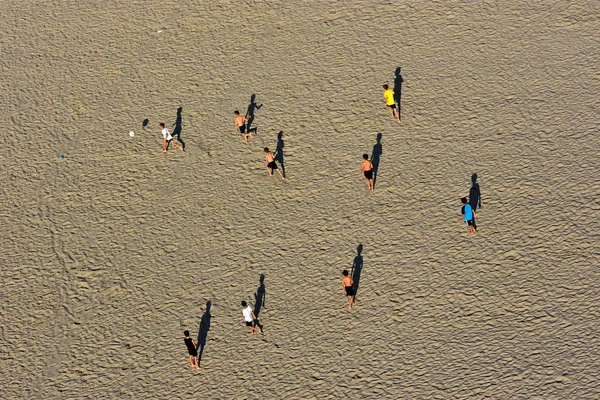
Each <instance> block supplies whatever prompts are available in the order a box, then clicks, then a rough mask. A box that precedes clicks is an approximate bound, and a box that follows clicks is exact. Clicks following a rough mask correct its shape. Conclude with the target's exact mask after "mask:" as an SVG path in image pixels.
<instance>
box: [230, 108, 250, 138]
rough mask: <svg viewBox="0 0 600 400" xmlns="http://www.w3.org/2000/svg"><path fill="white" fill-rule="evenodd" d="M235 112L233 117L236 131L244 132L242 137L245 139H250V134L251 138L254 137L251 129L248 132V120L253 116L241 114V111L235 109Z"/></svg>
mask: <svg viewBox="0 0 600 400" xmlns="http://www.w3.org/2000/svg"><path fill="white" fill-rule="evenodd" d="M233 113H234V114H235V117H234V119H233V124H234V125H235V130H236V132H239V133H241V134H242V138H243V139H244V141H246V142H247V141H248V136H249V137H250V138H253V137H254V136H253V135H252V134H251V133H250V131H249V130H248V132H246V121H248V120H249V119H250V118H252V116H249V117H242V116H241V115H240V112H239V111H237V110H236V111H234V112H233Z"/></svg>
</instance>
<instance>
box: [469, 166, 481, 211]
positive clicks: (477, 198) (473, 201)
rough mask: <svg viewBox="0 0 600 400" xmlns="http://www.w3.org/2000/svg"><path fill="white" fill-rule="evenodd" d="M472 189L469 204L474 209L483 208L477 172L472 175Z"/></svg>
mask: <svg viewBox="0 0 600 400" xmlns="http://www.w3.org/2000/svg"><path fill="white" fill-rule="evenodd" d="M471 183H472V184H473V185H472V186H471V189H470V190H469V204H470V205H471V208H472V209H473V211H475V210H477V207H479V208H481V190H480V189H479V183H477V174H473V175H471Z"/></svg>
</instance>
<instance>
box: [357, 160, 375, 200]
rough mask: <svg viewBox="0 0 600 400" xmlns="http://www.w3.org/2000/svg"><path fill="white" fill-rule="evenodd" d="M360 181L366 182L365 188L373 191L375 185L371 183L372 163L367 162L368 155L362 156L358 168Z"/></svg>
mask: <svg viewBox="0 0 600 400" xmlns="http://www.w3.org/2000/svg"><path fill="white" fill-rule="evenodd" d="M360 179H366V180H367V187H368V188H369V189H370V190H371V192H374V191H375V185H374V183H373V163H372V162H371V161H369V155H368V154H363V162H362V166H361V168H360Z"/></svg>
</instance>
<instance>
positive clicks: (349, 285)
mask: <svg viewBox="0 0 600 400" xmlns="http://www.w3.org/2000/svg"><path fill="white" fill-rule="evenodd" d="M342 275H344V277H343V278H342V294H345V295H346V296H348V298H349V299H350V305H349V306H348V309H351V308H352V306H353V305H354V281H353V280H352V278H350V276H348V270H347V269H345V270H344V271H343V272H342Z"/></svg>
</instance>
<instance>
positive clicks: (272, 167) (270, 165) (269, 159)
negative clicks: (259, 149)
mask: <svg viewBox="0 0 600 400" xmlns="http://www.w3.org/2000/svg"><path fill="white" fill-rule="evenodd" d="M264 151H265V167H267V172H268V173H269V176H273V171H277V172H278V173H279V176H281V179H282V180H284V181H285V178H284V176H283V174H282V173H281V171H280V170H279V168H277V163H276V162H275V157H274V156H273V153H271V152H270V151H269V148H268V147H265V149H264Z"/></svg>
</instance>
